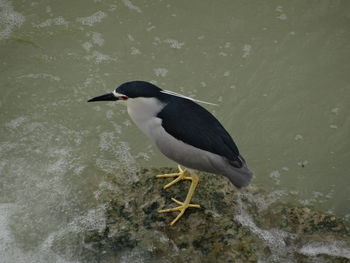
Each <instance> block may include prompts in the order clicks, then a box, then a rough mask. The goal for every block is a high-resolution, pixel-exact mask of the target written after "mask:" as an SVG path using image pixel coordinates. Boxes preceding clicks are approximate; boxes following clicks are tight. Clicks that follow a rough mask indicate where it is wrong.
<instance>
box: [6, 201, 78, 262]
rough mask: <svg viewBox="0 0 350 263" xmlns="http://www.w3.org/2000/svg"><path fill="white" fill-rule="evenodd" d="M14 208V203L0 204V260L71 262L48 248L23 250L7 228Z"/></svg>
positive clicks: (15, 207) (15, 206)
mask: <svg viewBox="0 0 350 263" xmlns="http://www.w3.org/2000/svg"><path fill="white" fill-rule="evenodd" d="M16 209H20V208H19V207H18V206H17V205H15V204H8V203H7V204H0V255H1V258H0V262H6V263H7V262H16V263H46V262H57V263H73V261H68V260H65V259H63V258H61V257H60V256H58V255H56V254H55V253H54V252H52V251H51V250H49V249H43V248H39V249H38V250H34V251H23V250H22V249H20V248H19V247H18V246H17V242H16V240H15V237H14V236H13V234H12V233H11V229H10V228H9V222H10V218H11V216H12V214H14V213H15V211H16Z"/></svg>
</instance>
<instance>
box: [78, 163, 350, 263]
mask: <svg viewBox="0 0 350 263" xmlns="http://www.w3.org/2000/svg"><path fill="white" fill-rule="evenodd" d="M174 171H175V170H173V169H167V168H164V169H150V170H149V169H143V170H142V171H141V172H140V173H141V174H140V176H139V178H140V180H139V181H137V182H135V183H132V184H129V185H119V186H118V189H119V190H118V191H111V192H110V193H109V195H107V196H106V199H108V200H109V201H108V203H107V209H106V225H105V228H104V229H103V231H95V232H93V231H89V232H88V233H85V235H84V237H83V238H81V242H83V243H84V247H86V250H83V251H81V254H84V257H85V258H86V257H87V258H89V261H87V262H186V261H188V262H257V261H258V260H259V261H266V262H281V261H284V262H286V261H288V262H318V260H324V261H325V262H349V261H348V260H349V258H347V254H346V253H345V254H344V253H343V254H341V253H340V254H339V253H338V254H336V255H334V253H333V255H330V254H331V253H328V254H327V253H324V252H323V253H316V254H312V255H311V254H310V253H309V254H308V253H307V252H305V251H308V250H305V249H304V250H303V248H304V246H306V245H308V244H310V242H315V241H319V240H323V241H325V240H328V241H329V242H334V241H341V242H343V243H341V244H344V245H345V246H347V247H349V240H350V235H349V231H348V228H347V226H346V225H345V223H344V222H343V221H342V220H341V219H339V218H337V217H335V216H334V215H330V214H325V213H321V212H317V211H315V210H314V209H312V208H311V207H298V206H292V205H291V204H284V203H272V204H270V205H266V206H265V205H264V196H266V193H264V192H263V191H262V190H260V189H257V188H254V187H248V188H246V189H243V190H240V191H238V190H237V189H235V188H234V186H233V185H231V184H230V183H229V181H228V180H227V179H226V178H224V177H222V176H219V175H208V174H202V173H200V183H199V186H198V187H197V189H196V192H195V194H194V197H193V200H192V203H195V204H200V205H201V208H200V209H197V208H189V209H188V210H187V211H186V213H185V215H184V216H183V217H182V218H181V219H180V220H179V221H178V222H177V223H176V224H175V225H174V226H169V224H170V222H171V221H172V220H173V219H174V218H175V217H176V215H177V212H172V213H163V214H160V213H158V212H157V211H158V210H159V209H166V208H170V207H174V206H176V204H174V203H173V202H172V201H171V197H175V198H176V199H178V200H181V201H182V200H184V199H185V196H186V194H187V191H188V188H189V185H190V183H189V182H180V183H177V184H175V185H174V186H172V187H170V188H169V189H166V190H164V189H163V186H164V185H165V184H166V183H167V182H169V181H170V180H171V179H163V178H162V179H156V178H155V175H156V174H162V173H171V172H174ZM115 180H116V179H115V178H114V177H113V178H111V183H114V184H118V182H116V181H115ZM348 251H350V250H348ZM349 257H350V256H349ZM315 260H316V261H315Z"/></svg>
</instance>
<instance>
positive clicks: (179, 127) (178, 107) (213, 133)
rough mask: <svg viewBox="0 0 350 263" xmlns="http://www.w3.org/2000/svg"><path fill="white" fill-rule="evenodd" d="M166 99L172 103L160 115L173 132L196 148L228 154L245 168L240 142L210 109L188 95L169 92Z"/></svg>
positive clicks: (227, 155) (229, 157)
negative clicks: (173, 94)
mask: <svg viewBox="0 0 350 263" xmlns="http://www.w3.org/2000/svg"><path fill="white" fill-rule="evenodd" d="M162 99H163V100H165V101H167V102H168V104H167V105H166V106H165V107H164V108H163V110H162V111H161V112H159V113H158V117H159V118H161V119H162V126H163V128H164V129H165V130H166V131H167V132H168V133H169V134H171V135H172V136H174V137H175V138H176V139H178V140H181V141H183V142H185V143H187V144H190V145H192V146H194V147H196V148H199V149H202V150H205V151H208V152H211V153H215V154H218V155H220V156H224V157H226V158H227V159H228V160H229V161H230V162H231V163H232V164H233V165H234V166H235V167H238V168H240V167H242V161H241V160H240V158H239V157H238V156H239V151H238V148H237V146H236V144H235V143H234V141H233V140H232V138H231V136H230V135H229V134H228V132H227V131H226V130H225V128H224V127H223V126H222V125H221V124H220V122H219V121H218V120H217V119H216V118H215V117H214V116H213V115H212V114H211V113H210V112H208V111H207V110H206V109H204V108H203V107H202V106H200V105H198V104H197V103H195V102H193V101H191V100H188V99H185V98H180V97H176V96H171V95H166V96H165V97H163V98H162Z"/></svg>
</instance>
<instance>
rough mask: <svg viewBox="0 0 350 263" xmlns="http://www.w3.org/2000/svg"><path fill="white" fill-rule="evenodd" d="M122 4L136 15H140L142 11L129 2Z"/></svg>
mask: <svg viewBox="0 0 350 263" xmlns="http://www.w3.org/2000/svg"><path fill="white" fill-rule="evenodd" d="M122 2H123V4H124V5H125V6H126V7H127V8H129V9H130V10H134V11H136V12H138V13H142V10H141V9H140V8H139V7H138V6H136V5H134V4H133V3H132V2H131V1H130V0H122Z"/></svg>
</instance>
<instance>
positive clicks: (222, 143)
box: [88, 80, 253, 226]
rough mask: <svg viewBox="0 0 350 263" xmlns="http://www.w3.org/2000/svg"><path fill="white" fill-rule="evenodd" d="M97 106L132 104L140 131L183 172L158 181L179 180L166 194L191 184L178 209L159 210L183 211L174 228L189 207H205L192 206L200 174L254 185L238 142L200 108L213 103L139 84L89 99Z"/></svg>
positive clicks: (127, 84)
mask: <svg viewBox="0 0 350 263" xmlns="http://www.w3.org/2000/svg"><path fill="white" fill-rule="evenodd" d="M95 101H120V102H122V103H124V104H126V107H127V112H128V114H129V116H130V118H131V119H132V120H133V122H134V123H135V124H136V126H137V127H138V128H139V129H140V130H141V131H142V132H143V133H144V134H145V135H146V136H147V137H148V138H149V139H150V140H151V141H153V142H154V143H155V145H156V146H157V147H158V149H159V150H160V152H162V153H163V154H164V155H165V156H166V157H168V158H169V159H171V160H173V161H175V162H176V163H177V164H178V170H179V171H178V172H177V173H171V174H161V175H157V176H156V178H175V179H174V180H173V181H171V182H170V183H168V184H166V185H165V186H164V189H167V188H169V187H171V186H172V185H174V184H176V183H178V182H180V181H185V180H188V181H191V185H190V188H189V190H188V193H187V196H186V198H185V200H184V201H183V202H182V201H179V200H177V199H175V198H171V199H172V201H173V202H175V203H176V204H177V205H178V206H177V207H174V208H170V209H164V210H159V211H158V212H159V213H167V212H174V211H178V212H179V214H178V215H177V216H176V217H175V219H173V220H172V222H171V223H170V225H171V226H173V225H174V224H175V223H176V222H177V221H178V220H179V219H180V218H181V217H182V216H183V214H184V213H185V211H186V209H187V208H189V207H192V208H200V205H198V204H191V203H190V202H191V199H192V196H193V194H194V192H195V189H196V187H197V185H198V182H199V177H198V175H197V174H196V172H195V171H197V170H198V171H203V172H207V173H212V174H220V175H223V176H225V177H227V178H228V179H229V181H230V182H231V183H232V184H233V185H234V186H235V187H237V188H242V187H245V186H247V185H248V184H249V183H250V181H251V179H252V176H253V173H252V171H251V170H250V169H249V168H248V166H247V163H246V161H245V159H244V158H243V156H242V155H241V154H240V152H239V150H238V148H237V145H236V143H235V142H234V141H233V139H232V137H231V136H230V134H229V133H228V132H227V131H226V130H225V128H224V127H223V125H222V124H221V123H220V122H219V121H218V120H217V119H216V118H215V117H214V116H213V115H212V114H211V113H210V112H209V111H208V110H206V109H205V108H204V107H202V106H201V105H200V104H203V103H207V104H211V103H208V102H204V101H200V100H196V99H194V98H191V97H187V96H185V95H182V94H178V93H175V92H172V91H168V90H163V89H161V88H159V87H158V86H156V85H155V84H152V83H150V82H147V81H139V80H138V81H129V82H125V83H123V84H121V85H119V86H117V88H116V89H115V90H114V91H113V92H111V93H107V94H104V95H101V96H97V97H94V98H92V99H89V100H88V102H95ZM181 166H183V167H185V168H184V169H183V168H182V167H181Z"/></svg>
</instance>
